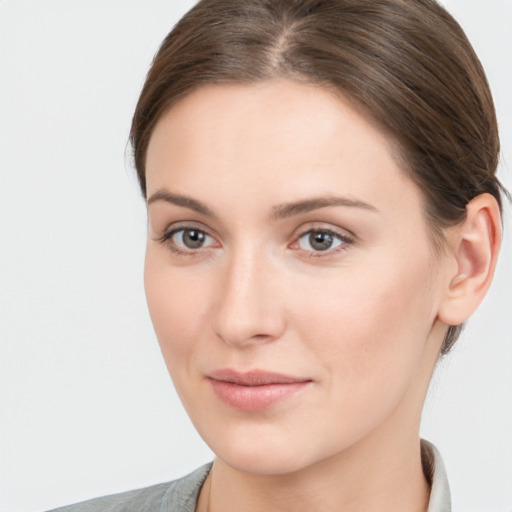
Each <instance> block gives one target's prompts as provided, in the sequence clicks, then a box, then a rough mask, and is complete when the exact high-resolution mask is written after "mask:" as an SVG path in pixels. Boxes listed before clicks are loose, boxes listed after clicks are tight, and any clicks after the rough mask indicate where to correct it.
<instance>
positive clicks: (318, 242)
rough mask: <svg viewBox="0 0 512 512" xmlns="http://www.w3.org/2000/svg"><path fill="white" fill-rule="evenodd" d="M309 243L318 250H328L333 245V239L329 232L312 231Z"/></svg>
mask: <svg viewBox="0 0 512 512" xmlns="http://www.w3.org/2000/svg"><path fill="white" fill-rule="evenodd" d="M309 243H310V245H311V247H313V249H315V250H317V251H326V250H327V249H329V248H330V247H331V245H332V243H333V239H332V236H331V235H329V233H311V235H309Z"/></svg>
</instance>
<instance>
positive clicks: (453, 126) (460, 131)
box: [130, 0, 503, 353]
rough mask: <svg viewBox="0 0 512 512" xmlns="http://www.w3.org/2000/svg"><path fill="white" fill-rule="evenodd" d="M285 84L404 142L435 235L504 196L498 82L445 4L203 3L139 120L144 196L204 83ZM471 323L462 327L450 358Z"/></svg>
mask: <svg viewBox="0 0 512 512" xmlns="http://www.w3.org/2000/svg"><path fill="white" fill-rule="evenodd" d="M276 77H287V78H290V79H293V80H300V81H306V82H308V83H314V84H319V85H323V86H327V87H330V88H334V89H335V90H337V91H340V92H341V93H342V94H343V95H345V96H346V97H348V98H350V99H351V100H353V101H354V102H355V103H356V104H358V105H360V106H362V107H363V108H364V109H365V111H367V112H370V113H371V115H372V116H373V117H374V119H375V120H376V121H377V122H379V123H380V124H381V125H383V126H384V127H385V128H386V129H387V130H388V131H389V132H391V134H392V135H393V136H394V137H395V138H396V140H397V141H398V142H399V146H400V155H401V157H400V160H401V163H402V166H403V167H404V170H405V171H406V172H407V173H408V174H409V175H410V176H411V178H412V179H413V180H414V181H415V182H416V183H417V184H418V186H419V187H420V189H421V190H422V192H423V194H424V199H425V213H426V217H427V219H428V221H429V225H430V226H431V228H432V233H433V235H434V236H433V239H434V242H435V243H436V245H437V246H438V247H439V246H440V245H442V243H441V244H440V241H442V229H443V228H446V227H449V226H453V225H456V224H458V223H460V222H461V221H462V220H464V218H465V213H466V205H467V203H468V202H469V201H470V200H471V199H473V198H474V197H476V196H477V195H479V194H482V193H484V192H488V193H490V194H492V195H493V196H494V197H495V198H496V200H497V201H498V204H499V205H500V207H501V197H500V191H501V190H503V188H502V186H501V184H500V183H499V181H498V179H497V178H496V176H495V173H496V168H497V164H498V153H499V137H498V129H497V122H496V115H495V111H494V105H493V100H492V97H491V93H490V90H489V86H488V83H487V80H486V77H485V74H484V71H483V69H482V66H481V64H480V61H479V60H478V57H477V56H476V54H475V52H474V50H473V48H472V47H471V45H470V43H469V41H468V40H467V38H466V36H465V34H464V32H463V30H462V28H461V27H460V26H459V24H458V23H457V22H456V21H455V20H454V19H453V18H452V17H451V15H450V14H448V13H447V12H446V10H445V9H444V8H442V7H441V6H440V5H439V4H438V3H437V2H436V1H434V0H201V1H200V2H199V3H198V4H197V5H196V6H195V7H194V8H192V9H191V10H190V11H189V12H188V13H187V14H186V15H185V16H184V17H183V18H182V19H181V20H180V21H179V23H178V24H177V25H176V26H175V27H174V29H173V30H172V32H171V33H170V34H169V35H168V36H167V37H166V38H165V40H164V41H163V43H162V45H161V47H160V49H159V51H158V53H157V54H156V56H155V59H154V61H153V64H152V66H151V69H150V70H149V73H148V76H147V79H146V83H145V85H144V88H143V90H142V93H141V95H140V98H139V102H138V104H137V108H136V110H135V114H134V116H133V122H132V128H131V134H130V141H131V144H132V147H133V152H134V161H135V167H136V169H137V173H138V177H139V181H140V185H141V189H142V193H143V195H144V196H145V195H146V181H145V160H146V152H147V148H148V144H149V139H150V137H151V134H152V132H153V129H154V127H155V125H156V123H157V122H158V120H159V119H160V118H161V116H162V115H163V114H164V113H165V112H166V111H167V110H168V109H169V108H170V107H171V106H172V105H174V104H175V103H176V102H177V101H178V100H179V99H181V98H183V97H184V96H185V95H187V94H189V93H190V92H192V91H193V90H194V89H196V88H198V87H200V86H201V85H203V84H221V83H239V84H243V83H253V82H257V81H262V80H268V79H271V78H276ZM461 328H462V326H450V327H449V329H448V332H447V335H446V338H445V340H444V344H443V348H442V353H446V352H448V351H449V349H450V348H451V346H452V345H453V343H454V342H455V341H456V339H457V337H458V336H459V334H460V331H461Z"/></svg>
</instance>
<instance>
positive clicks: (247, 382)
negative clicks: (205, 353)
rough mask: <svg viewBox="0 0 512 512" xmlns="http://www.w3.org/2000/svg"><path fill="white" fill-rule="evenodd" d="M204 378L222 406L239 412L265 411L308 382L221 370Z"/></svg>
mask: <svg viewBox="0 0 512 512" xmlns="http://www.w3.org/2000/svg"><path fill="white" fill-rule="evenodd" d="M207 377H208V380H209V382H210V384H211V386H212V388H213V391H214V393H215V394H216V396H217V397H218V398H219V399H220V400H221V401H222V402H223V403H224V404H225V405H227V406H229V407H231V408H233V409H238V410H241V411H260V410H263V409H267V408H268V407H271V406H272V405H274V404H276V403H278V402H281V401H283V400H286V399H287V398H290V397H292V396H293V395H295V394H296V393H298V392H300V391H302V390H303V389H305V388H306V387H308V386H309V385H310V384H311V383H312V380H311V379H307V378H302V377H294V376H290V375H283V374H280V373H273V372H265V371H261V370H254V371H251V372H238V371H235V370H231V369H224V370H217V371H214V372H212V373H210V374H209V375H208V376H207Z"/></svg>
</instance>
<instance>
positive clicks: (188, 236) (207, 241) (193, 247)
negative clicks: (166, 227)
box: [162, 228, 215, 253]
mask: <svg viewBox="0 0 512 512" xmlns="http://www.w3.org/2000/svg"><path fill="white" fill-rule="evenodd" d="M162 242H164V243H165V242H167V243H169V244H170V246H171V249H172V250H174V251H176V252H185V253H187V252H194V251H197V250H199V249H204V248H205V247H210V246H212V245H213V244H214V243H215V240H214V239H213V238H212V237H211V236H210V235H208V234H207V233H206V232H205V231H202V230H201V229H197V228H178V229H174V230H172V231H170V232H169V233H166V234H165V236H164V237H163V239H162Z"/></svg>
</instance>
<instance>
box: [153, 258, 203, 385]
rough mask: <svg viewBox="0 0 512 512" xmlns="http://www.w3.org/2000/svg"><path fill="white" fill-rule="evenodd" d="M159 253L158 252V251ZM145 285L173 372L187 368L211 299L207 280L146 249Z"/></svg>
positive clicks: (161, 343)
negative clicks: (175, 266)
mask: <svg viewBox="0 0 512 512" xmlns="http://www.w3.org/2000/svg"><path fill="white" fill-rule="evenodd" d="M155 253H156V254H155ZM144 287H145V290H146V298H147V303H148V308H149V313H150V316H151V320H152V322H153V326H154V329H155V333H156V336H157V338H158V342H159V344H160V348H161V350H162V354H163V356H164V359H165V362H166V364H167V367H168V369H169V371H170V372H171V375H174V374H175V369H180V368H181V369H186V367H187V358H188V357H189V356H190V355H191V354H192V352H193V350H194V349H195V347H196V340H197V339H199V336H198V331H199V330H200V329H201V326H202V325H204V320H205V318H204V317H205V312H204V310H203V306H204V305H205V304H206V303H207V301H208V293H207V290H206V289H205V286H204V281H203V280H201V279H198V278H191V276H189V275H188V274H187V273H184V272H179V271H175V272H173V271H172V266H171V265H169V263H168V262H166V261H165V257H162V256H161V255H160V254H158V253H157V251H152V250H150V249H148V250H147V252H146V261H145V267H144Z"/></svg>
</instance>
